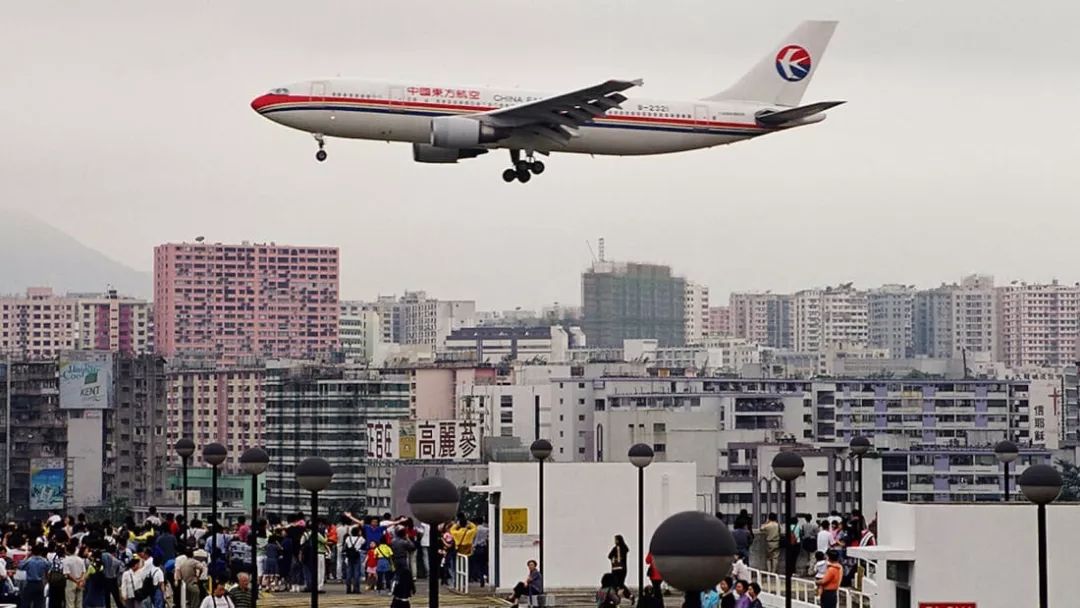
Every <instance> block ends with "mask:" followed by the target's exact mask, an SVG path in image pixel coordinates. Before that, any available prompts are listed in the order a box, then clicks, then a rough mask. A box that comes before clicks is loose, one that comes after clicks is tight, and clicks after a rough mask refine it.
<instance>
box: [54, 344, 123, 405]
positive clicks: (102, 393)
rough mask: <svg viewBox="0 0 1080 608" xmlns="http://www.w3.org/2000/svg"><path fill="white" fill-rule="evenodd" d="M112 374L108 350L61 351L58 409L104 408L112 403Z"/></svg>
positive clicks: (110, 356)
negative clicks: (62, 352) (106, 351)
mask: <svg viewBox="0 0 1080 608" xmlns="http://www.w3.org/2000/svg"><path fill="white" fill-rule="evenodd" d="M112 376H113V367H112V353H104V352H95V351H70V352H66V353H64V354H63V355H61V356H60V408H61V409H66V410H104V409H108V408H109V407H110V406H111V405H112V389H113V382H112V380H113V377H112Z"/></svg>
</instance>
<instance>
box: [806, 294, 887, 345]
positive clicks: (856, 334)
mask: <svg viewBox="0 0 1080 608" xmlns="http://www.w3.org/2000/svg"><path fill="white" fill-rule="evenodd" d="M792 307H793V309H794V317H795V323H794V328H795V330H794V334H795V350H797V351H800V352H822V351H824V350H825V349H827V348H830V347H835V346H839V345H841V344H849V345H850V344H866V342H867V338H868V333H869V326H868V321H867V302H866V292H864V291H859V290H857V289H854V288H853V287H852V286H851V284H850V283H847V284H844V285H840V286H837V287H827V288H825V289H808V290H805V291H800V292H798V293H796V294H795V297H794V302H793V304H792Z"/></svg>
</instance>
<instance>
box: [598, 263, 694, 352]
mask: <svg viewBox="0 0 1080 608" xmlns="http://www.w3.org/2000/svg"><path fill="white" fill-rule="evenodd" d="M685 293H686V279H684V278H682V277H679V276H675V275H673V274H672V273H671V267H669V266H660V265H656V264H636V263H623V262H596V263H595V264H593V266H592V268H590V269H589V270H587V271H586V272H585V273H583V274H582V275H581V294H582V302H583V304H584V316H583V318H582V329H583V330H585V337H586V339H587V340H588V341H589V344H590V345H592V346H596V347H601V348H617V347H621V346H622V343H623V340H627V339H635V338H655V339H656V340H658V341H659V344H660V346H682V345H683V344H685V342H686V333H685V332H686V308H685V303H684V298H685Z"/></svg>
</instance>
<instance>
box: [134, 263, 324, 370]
mask: <svg viewBox="0 0 1080 608" xmlns="http://www.w3.org/2000/svg"><path fill="white" fill-rule="evenodd" d="M338 280H339V274H338V250H337V249H336V248H332V247H298V246H289V245H277V244H273V243H271V244H268V245H266V244H254V245H252V244H247V243H245V244H240V245H228V244H221V243H216V244H209V243H168V244H164V245H159V246H158V247H156V248H155V249H154V327H155V332H156V335H155V346H156V349H157V351H158V352H159V353H160V354H162V355H165V356H168V357H172V356H174V355H177V354H185V353H209V354H211V355H212V356H214V357H215V358H216V359H217V360H218V361H220V362H223V363H236V362H238V361H239V360H240V359H241V357H246V356H258V357H266V358H312V357H314V356H316V355H319V354H322V353H330V352H333V351H334V350H335V349H336V348H337V345H338V314H339V312H338Z"/></svg>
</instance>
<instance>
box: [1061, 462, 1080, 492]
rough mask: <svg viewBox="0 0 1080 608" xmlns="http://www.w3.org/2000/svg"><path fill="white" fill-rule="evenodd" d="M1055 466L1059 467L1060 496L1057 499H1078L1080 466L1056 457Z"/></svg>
mask: <svg viewBox="0 0 1080 608" xmlns="http://www.w3.org/2000/svg"><path fill="white" fill-rule="evenodd" d="M1057 466H1058V467H1059V468H1060V469H1061V480H1062V482H1063V483H1062V484H1061V496H1059V497H1058V500H1067V501H1075V500H1080V467H1078V466H1076V465H1075V464H1073V463H1071V462H1067V461H1065V460H1062V459H1060V458H1059V459H1058V461H1057Z"/></svg>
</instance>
